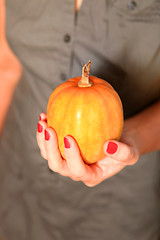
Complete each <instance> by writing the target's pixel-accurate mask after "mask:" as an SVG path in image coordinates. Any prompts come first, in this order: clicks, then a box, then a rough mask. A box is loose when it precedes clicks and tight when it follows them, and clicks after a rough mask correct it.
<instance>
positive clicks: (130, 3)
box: [127, 1, 137, 10]
mask: <svg viewBox="0 0 160 240" xmlns="http://www.w3.org/2000/svg"><path fill="white" fill-rule="evenodd" d="M127 8H128V9H130V10H135V9H136V8H137V3H136V2H135V1H128V4H127Z"/></svg>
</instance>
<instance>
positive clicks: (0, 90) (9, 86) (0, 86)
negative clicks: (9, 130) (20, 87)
mask: <svg viewBox="0 0 160 240" xmlns="http://www.w3.org/2000/svg"><path fill="white" fill-rule="evenodd" d="M1 80H2V79H1ZM14 89H15V85H14V84H13V83H10V82H8V81H5V80H4V81H1V82H0V111H1V113H0V133H1V131H2V128H3V124H4V120H5V117H6V114H7V111H8V108H9V106H10V103H11V100H12V96H13V92H14Z"/></svg>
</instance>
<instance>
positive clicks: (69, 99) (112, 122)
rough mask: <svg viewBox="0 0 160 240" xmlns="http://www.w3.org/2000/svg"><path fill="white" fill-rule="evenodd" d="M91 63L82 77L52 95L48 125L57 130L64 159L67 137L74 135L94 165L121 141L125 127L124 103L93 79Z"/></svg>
mask: <svg viewBox="0 0 160 240" xmlns="http://www.w3.org/2000/svg"><path fill="white" fill-rule="evenodd" d="M89 70H90V62H89V63H88V64H87V65H84V66H83V69H82V77H75V78H72V79H69V80H68V81H66V82H64V83H63V84H61V85H59V86H58V87H57V88H56V89H55V90H54V91H53V93H52V94H51V96H50V98H49V102H48V106H47V121H48V126H49V127H52V128H54V129H55V131H56V132H57V136H58V141H59V149H60V152H61V154H62V156H63V158H65V156H64V143H63V140H64V137H65V136H67V135H70V136H72V137H73V138H74V139H75V140H76V142H77V144H78V146H79V149H80V153H81V156H82V158H83V160H84V161H85V162H86V163H88V164H91V163H94V162H96V161H98V160H100V159H102V158H104V157H105V154H104V152H103V145H104V143H105V141H107V140H110V139H115V140H118V139H119V138H120V135H121V132H122V128H123V108H122V103H121V100H120V98H119V96H118V94H117V93H116V91H115V90H114V89H113V87H112V86H111V85H110V84H109V83H107V82H106V81H104V80H102V79H99V78H97V77H95V76H89Z"/></svg>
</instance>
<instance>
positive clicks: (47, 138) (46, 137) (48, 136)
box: [44, 129, 50, 141]
mask: <svg viewBox="0 0 160 240" xmlns="http://www.w3.org/2000/svg"><path fill="white" fill-rule="evenodd" d="M44 134H45V140H46V141H49V139H50V133H49V132H48V131H47V130H46V129H45V131H44Z"/></svg>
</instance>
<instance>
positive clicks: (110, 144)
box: [104, 140, 139, 165]
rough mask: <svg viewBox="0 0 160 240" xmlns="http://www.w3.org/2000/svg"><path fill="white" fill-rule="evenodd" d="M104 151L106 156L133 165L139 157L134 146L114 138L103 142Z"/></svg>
mask: <svg viewBox="0 0 160 240" xmlns="http://www.w3.org/2000/svg"><path fill="white" fill-rule="evenodd" d="M104 153H105V155H106V156H107V157H110V158H112V159H114V160H116V161H119V162H121V163H123V164H124V165H133V164H135V163H136V162H137V161H138V158H139V152H138V149H137V148H136V147H134V146H129V145H127V144H125V143H122V142H118V141H115V140H112V141H107V142H106V143H105V144H104Z"/></svg>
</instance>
